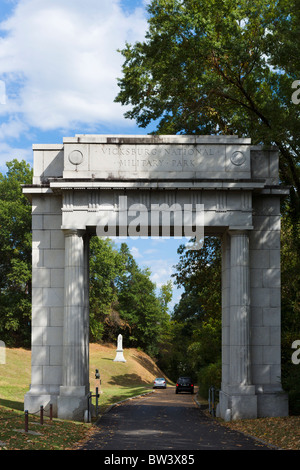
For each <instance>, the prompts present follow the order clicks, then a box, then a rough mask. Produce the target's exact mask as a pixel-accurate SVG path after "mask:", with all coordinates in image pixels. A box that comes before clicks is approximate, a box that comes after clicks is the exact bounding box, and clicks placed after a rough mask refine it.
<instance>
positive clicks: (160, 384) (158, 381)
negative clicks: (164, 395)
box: [153, 378, 167, 388]
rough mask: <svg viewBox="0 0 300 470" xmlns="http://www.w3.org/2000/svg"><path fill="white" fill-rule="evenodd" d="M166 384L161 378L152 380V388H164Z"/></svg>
mask: <svg viewBox="0 0 300 470" xmlns="http://www.w3.org/2000/svg"><path fill="white" fill-rule="evenodd" d="M166 387H167V382H166V381H165V379H163V378H158V379H155V380H154V385H153V388H166Z"/></svg>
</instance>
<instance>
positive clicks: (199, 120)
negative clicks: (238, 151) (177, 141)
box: [116, 0, 300, 220]
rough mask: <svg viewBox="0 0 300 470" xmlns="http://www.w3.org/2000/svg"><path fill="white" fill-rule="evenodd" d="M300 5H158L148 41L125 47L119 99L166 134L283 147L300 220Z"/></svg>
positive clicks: (161, 1)
mask: <svg viewBox="0 0 300 470" xmlns="http://www.w3.org/2000/svg"><path fill="white" fill-rule="evenodd" d="M299 11H300V8H299V0H292V2H288V1H287V0H279V1H278V0H259V1H258V0H254V1H253V2H248V1H246V0H242V1H240V0H239V1H238V0H210V1H208V0H152V2H151V4H150V6H149V20H148V23H149V29H148V31H147V33H146V38H145V41H144V42H137V43H136V44H134V45H130V44H126V47H125V49H123V50H122V51H121V52H122V54H123V56H124V58H125V62H124V64H123V78H120V79H119V81H118V83H119V87H120V92H119V94H118V96H117V97H116V101H117V102H120V103H122V104H123V105H129V106H130V110H129V111H127V112H126V113H125V116H126V117H128V118H130V119H135V120H136V122H137V124H138V125H139V126H141V127H146V126H147V125H148V124H149V123H150V122H152V121H153V122H158V124H157V131H156V132H157V133H159V134H163V133H165V134H177V133H182V134H238V135H240V136H247V137H251V139H252V143H253V144H263V145H276V146H277V147H278V149H279V151H280V174H281V180H282V182H284V183H285V184H288V185H291V205H290V211H291V214H293V216H294V217H295V218H296V219H297V220H299V216H300V203H299V195H300V192H299V190H300V170H299V156H300V106H296V105H294V104H293V103H292V101H291V96H292V92H293V90H292V83H293V82H294V81H295V80H296V79H299V78H300V77H299V76H298V74H299V70H300V68H299V57H300V42H299V36H300V29H299V28H300V26H299V25H300V21H299V20H300V18H299V16H300V14H299Z"/></svg>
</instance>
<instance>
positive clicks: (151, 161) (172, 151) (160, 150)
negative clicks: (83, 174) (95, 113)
mask: <svg viewBox="0 0 300 470" xmlns="http://www.w3.org/2000/svg"><path fill="white" fill-rule="evenodd" d="M98 156H99V157H100V158H101V157H105V158H107V159H109V161H111V162H112V163H113V167H114V168H116V169H118V170H120V171H130V170H135V171H149V170H151V171H159V170H163V171H185V170H188V171H193V170H196V169H198V168H199V165H201V166H203V165H204V167H211V168H212V169H213V168H215V165H217V166H220V164H221V165H222V166H223V165H224V159H225V147H224V146H214V145H211V146H210V145H195V146H191V145H187V146H177V145H169V146H167V145H160V146H157V145H153V146H152V145H147V146H138V145H124V144H123V145H122V146H121V145H113V146H112V145H110V146H108V145H103V146H102V147H101V148H100V149H99V150H98Z"/></svg>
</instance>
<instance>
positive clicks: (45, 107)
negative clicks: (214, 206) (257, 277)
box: [0, 0, 180, 305]
mask: <svg viewBox="0 0 300 470" xmlns="http://www.w3.org/2000/svg"><path fill="white" fill-rule="evenodd" d="M147 3H149V0H86V1H85V2H82V0H51V1H48V2H46V1H45V0H1V6H0V171H1V172H5V171H6V165H5V163H6V162H7V161H10V160H12V159H13V158H17V159H20V160H22V159H24V160H26V161H27V162H29V163H32V144H36V143H61V142H62V139H63V137H69V136H73V135H75V134H89V133H92V134H146V133H147V132H150V131H151V130H152V128H151V127H149V128H148V129H140V128H138V127H137V126H136V124H135V122H134V121H129V120H125V119H124V116H123V115H124V112H125V108H124V107H122V106H121V105H119V104H117V103H114V98H115V97H116V95H117V93H118V91H119V89H118V86H117V80H116V79H117V77H121V66H122V63H123V57H122V56H121V54H120V53H118V52H117V49H122V48H123V47H124V46H125V42H126V41H127V42H129V43H131V44H132V43H134V42H136V41H138V40H143V38H144V35H145V31H146V29H147V11H146V8H145V7H146V5H147ZM127 243H128V245H129V246H130V248H131V250H132V253H133V255H134V256H135V259H136V260H137V262H138V263H139V264H140V266H149V267H150V269H151V271H152V279H153V281H155V282H156V284H157V286H158V287H159V286H160V285H161V284H163V283H165V282H166V281H167V280H168V279H170V275H171V273H172V272H174V268H173V265H174V264H175V263H176V262H177V260H178V255H177V248H178V246H179V244H180V240H176V239H171V238H170V239H160V240H151V239H149V240H142V239H128V240H127ZM179 295H180V291H178V290H177V289H174V296H173V301H172V305H173V304H174V303H175V302H177V301H178V297H179Z"/></svg>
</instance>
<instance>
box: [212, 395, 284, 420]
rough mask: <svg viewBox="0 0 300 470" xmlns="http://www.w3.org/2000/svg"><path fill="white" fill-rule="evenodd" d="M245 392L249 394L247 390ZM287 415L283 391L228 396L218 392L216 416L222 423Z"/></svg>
mask: <svg viewBox="0 0 300 470" xmlns="http://www.w3.org/2000/svg"><path fill="white" fill-rule="evenodd" d="M247 388H248V387H247ZM247 391H248V392H250V390H249V388H248V390H247ZM288 415H289V405H288V394H287V393H285V392H283V391H273V392H271V391H268V392H266V391H265V392H264V393H261V392H256V394H252V393H241V394H236V393H234V394H230V393H225V392H224V391H220V395H219V404H218V406H217V416H218V417H219V418H222V419H224V421H234V420H237V419H255V418H272V417H273V418H276V417H277V418H278V417H284V416H288Z"/></svg>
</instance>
